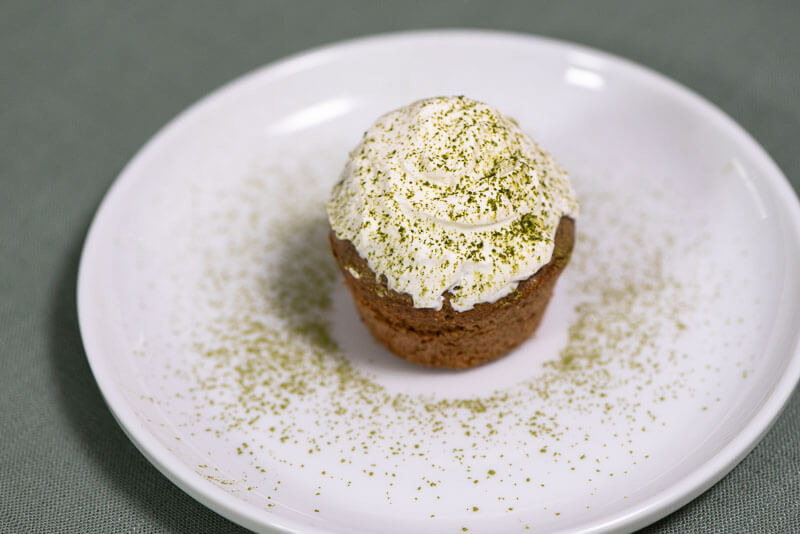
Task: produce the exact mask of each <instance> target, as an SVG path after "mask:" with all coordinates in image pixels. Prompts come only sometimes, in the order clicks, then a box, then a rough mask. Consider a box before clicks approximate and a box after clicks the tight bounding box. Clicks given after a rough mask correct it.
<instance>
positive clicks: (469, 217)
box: [328, 96, 578, 368]
mask: <svg viewBox="0 0 800 534" xmlns="http://www.w3.org/2000/svg"><path fill="white" fill-rule="evenodd" d="M577 214H578V203H577V200H576V198H575V193H574V191H573V189H572V186H571V185H570V182H569V178H568V176H567V174H566V173H565V172H564V170H562V169H561V168H560V167H559V166H558V164H557V163H556V162H555V161H554V160H553V158H552V157H551V156H550V155H549V154H548V153H546V152H545V151H544V150H542V149H541V148H540V147H539V146H538V145H537V144H536V143H535V142H533V141H532V140H531V139H530V138H529V137H528V136H527V135H525V133H524V132H522V130H521V129H520V128H519V126H518V125H517V123H516V122H515V121H514V120H513V119H511V118H509V117H506V116H504V115H503V114H501V113H500V112H499V111H498V110H496V109H494V108H493V107H490V106H488V105H486V104H483V103H481V102H477V101H475V100H471V99H469V98H466V97H463V96H459V97H437V98H430V99H425V100H420V101H418V102H414V103H412V104H410V105H409V106H406V107H404V108H401V109H398V110H395V111H392V112H390V113H387V114H386V115H384V116H382V117H380V118H379V119H378V121H377V122H376V123H375V124H374V125H373V126H372V127H371V128H370V129H369V130H367V132H366V133H365V134H364V136H363V138H362V140H361V143H360V144H359V145H358V146H357V147H356V148H355V150H354V151H353V152H352V153H351V154H350V158H349V160H348V162H347V165H346V166H345V168H344V171H343V172H342V175H341V179H340V181H339V182H338V183H337V184H336V185H335V186H334V188H333V192H332V194H331V198H330V201H329V203H328V216H329V219H330V223H331V233H330V242H331V247H332V249H333V253H334V256H335V257H336V261H337V263H338V265H339V267H340V269H341V270H342V273H343V274H344V277H345V283H346V284H347V287H348V288H349V290H350V292H351V294H352V296H353V300H354V302H355V305H356V308H357V309H358V312H359V314H360V315H361V318H362V319H363V321H364V323H365V324H366V325H367V327H368V328H369V330H370V332H372V335H373V336H375V338H376V339H377V340H378V341H380V342H381V343H383V344H384V345H385V346H386V347H387V348H388V349H389V350H391V351H392V352H393V353H395V354H396V355H398V356H400V357H402V358H405V359H407V360H409V361H412V362H416V363H419V364H422V365H427V366H434V367H450V368H465V367H473V366H475V365H480V364H482V363H486V362H488V361H491V360H494V359H496V358H499V357H500V356H502V355H504V354H506V353H507V352H509V351H510V350H511V349H513V348H514V347H516V346H517V345H519V344H520V343H522V342H523V341H524V340H525V339H527V338H528V337H529V336H530V335H531V334H533V332H534V331H535V330H536V328H537V326H538V325H539V322H540V321H541V319H542V316H543V314H544V311H545V309H546V307H547V303H548V302H549V300H550V297H551V295H552V292H553V287H554V286H555V283H556V281H557V279H558V276H559V275H560V274H561V272H562V270H563V269H564V267H565V266H566V264H567V262H568V261H569V256H570V253H571V251H572V246H573V242H574V234H575V223H574V221H575V218H576V216H577Z"/></svg>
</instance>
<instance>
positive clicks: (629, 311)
mask: <svg viewBox="0 0 800 534" xmlns="http://www.w3.org/2000/svg"><path fill="white" fill-rule="evenodd" d="M442 94H445V95H446V94H466V95H468V96H471V97H473V98H477V99H480V100H483V101H485V102H488V103H491V104H492V105H495V106H497V107H499V108H500V109H501V110H502V111H503V112H505V113H506V114H509V115H511V116H513V117H515V118H516V119H518V121H519V122H520V124H521V125H522V126H523V128H524V129H525V130H526V131H528V132H529V133H530V134H531V135H532V136H533V137H534V138H535V139H537V140H538V141H539V142H540V143H542V144H543V146H545V147H546V148H548V149H549V151H550V152H552V153H553V154H554V155H555V156H556V158H557V159H558V160H559V161H560V162H561V163H562V165H563V166H564V167H566V168H567V169H568V170H569V171H570V172H571V174H572V176H573V180H574V185H575V187H576V189H577V190H578V192H579V196H580V199H581V202H582V214H581V218H580V219H579V221H578V233H579V239H578V242H577V244H576V249H575V253H574V255H573V260H572V262H571V263H570V265H569V267H568V268H567V269H566V271H565V274H564V276H563V277H562V279H561V280H560V281H559V285H558V288H557V290H556V293H555V295H554V297H553V300H552V301H551V304H550V308H549V309H548V312H547V315H546V317H545V320H544V322H543V324H542V325H541V327H540V329H539V331H538V332H537V334H536V335H535V337H534V338H533V339H531V340H530V341H528V342H527V343H526V344H525V345H523V346H522V347H521V348H519V349H518V350H516V351H515V352H514V353H512V354H510V355H509V356H508V357H506V358H504V359H502V360H500V361H498V362H496V363H493V364H490V365H487V366H484V367H481V368H478V369H473V370H469V371H465V372H441V371H439V372H434V371H429V370H425V369H421V368H416V367H413V366H411V365H409V364H406V363H405V362H403V361H400V360H398V359H396V358H394V357H393V356H391V355H389V354H388V353H387V352H386V351H385V350H383V349H382V348H381V347H380V346H378V345H377V344H376V343H374V342H373V341H372V339H371V338H370V337H369V335H368V334H367V332H366V330H365V329H364V327H363V326H362V324H361V323H360V322H359V320H358V318H357V316H356V314H355V312H354V309H353V307H352V304H351V302H350V299H349V296H348V295H347V294H346V292H345V290H344V289H343V288H342V286H341V284H340V283H339V281H340V278H339V276H338V274H337V273H336V271H335V268H334V265H333V262H332V260H331V259H330V255H329V251H328V249H327V242H326V233H327V227H326V219H325V215H324V202H325V199H326V197H327V194H328V191H329V189H330V187H331V185H332V184H333V183H334V182H335V180H336V179H337V176H338V173H339V171H340V169H341V168H342V166H343V164H344V162H345V159H346V157H347V153H348V151H349V150H350V149H351V148H352V147H354V146H355V145H356V143H357V142H358V140H359V137H360V135H361V133H362V132H363V131H364V130H365V129H366V128H367V127H368V126H369V125H370V124H371V123H372V121H373V120H374V119H375V118H376V117H377V116H378V115H380V114H381V113H383V112H385V111H387V110H390V109H393V108H395V107H398V106H401V105H404V104H407V103H409V102H411V101H413V100H415V99H418V98H421V97H426V96H432V95H442ZM799 232H800V209H798V203H797V200H796V197H795V195H794V194H793V192H792V190H791V188H790V187H789V185H788V184H787V181H786V179H785V178H784V177H783V175H782V174H781V172H780V170H779V169H778V168H777V167H776V166H775V164H774V163H773V162H772V161H771V160H770V158H769V157H768V156H767V154H765V153H764V151H763V150H762V149H761V148H760V147H759V146H758V144H756V142H755V141H754V140H753V139H752V138H751V137H750V136H748V135H747V134H746V133H745V132H744V131H743V130H742V129H741V128H740V127H739V126H737V125H736V124H735V123H734V122H733V121H731V119H729V118H728V117H726V116H725V115H724V114H723V113H721V112H720V111H719V110H717V109H716V108H715V107H713V106H712V105H711V104H709V103H708V102H706V101H704V100H703V99H701V98H699V97H698V96H697V95H695V94H693V93H692V92H690V91H688V90H687V89H685V88H684V87H681V86H680V85H677V84H676V83H674V82H672V81H670V80H668V79H666V78H664V77H662V76H660V75H658V74H655V73H653V72H651V71H648V70H647V69H644V68H642V67H639V66H636V65H633V64H631V63H629V62H627V61H625V60H622V59H619V58H616V57H612V56H609V55H607V54H604V53H601V52H597V51H594V50H589V49H586V48H584V47H580V46H576V45H572V44H567V43H562V42H557V41H551V40H546V39H541V38H535V37H530V36H520V35H508V34H500V33H484V32H425V33H411V34H400V35H390V36H384V37H374V38H368V39H361V40H357V41H352V42H348V43H345V44H340V45H335V46H331V47H326V48H323V49H321V50H317V51H313V52H310V53H306V54H302V55H300V56H297V57H294V58H291V59H288V60H286V61H282V62H279V63H276V64H273V65H270V66H268V67H265V68H263V69H260V70H258V71H256V72H254V73H252V74H249V75H247V76H245V77H243V78H241V79H239V80H237V81H235V82H233V83H231V84H229V85H227V86H225V87H224V88H222V89H220V90H218V91H216V92H215V93H213V94H212V95H210V96H209V97H207V98H205V99H203V100H202V101H201V102H199V103H198V104H196V105H194V106H193V107H192V108H190V109H189V110H188V111H186V112H185V113H183V114H181V115H180V116H179V117H177V118H176V119H175V120H174V121H172V122H171V123H170V124H169V125H168V126H167V127H165V128H164V129H163V130H162V131H161V132H160V133H159V134H158V135H156V136H155V137H154V138H153V139H152V140H151V141H150V142H149V143H148V144H147V145H146V146H145V147H144V148H143V149H142V150H141V151H140V152H139V154H138V155H137V156H136V157H135V158H134V159H133V161H132V162H131V163H130V164H129V165H128V166H127V168H126V169H125V170H124V172H123V173H122V174H121V176H120V177H119V179H118V180H117V181H116V183H115V184H114V186H113V187H112V188H111V190H110V192H109V193H108V195H107V197H106V198H105V200H104V201H103V204H102V206H101V208H100V210H99V211H98V213H97V216H96V218H95V220H94V223H93V224H92V227H91V230H90V232H89V236H88V239H87V242H86V246H85V250H84V253H83V258H82V261H81V268H80V276H79V284H78V307H79V313H80V324H81V331H82V334H83V339H84V343H85V347H86V352H87V355H88V358H89V361H90V363H91V367H92V370H93V372H94V374H95V377H96V378H97V382H98V383H99V385H100V388H101V390H102V392H103V395H104V396H105V398H106V400H107V402H108V404H109V406H110V407H111V410H112V411H113V413H114V415H115V416H116V417H117V419H118V421H119V423H120V425H121V426H122V427H123V428H124V429H125V431H126V432H127V434H128V435H129V436H130V438H131V440H132V441H133V442H134V443H135V444H136V446H137V447H139V449H140V450H141V451H142V453H144V454H145V456H147V458H148V459H149V460H150V461H151V462H152V463H153V464H154V465H155V466H156V467H158V469H160V470H161V471H162V472H163V473H164V474H165V475H166V476H168V477H169V478H170V479H171V480H172V481H173V482H175V484H177V485H178V486H180V487H181V488H182V489H184V490H185V491H186V492H187V493H189V494H190V495H192V496H193V497H195V498H196V499H198V500H199V501H201V502H202V503H204V504H206V505H207V506H209V507H211V508H213V509H214V510H216V511H217V512H219V513H221V514H223V515H225V516H227V517H229V518H230V519H232V520H234V521H236V522H238V523H240V524H242V525H244V526H247V527H249V528H252V529H255V530H260V531H267V532H349V533H352V532H377V531H380V532H492V533H497V532H518V531H523V530H526V529H531V530H533V531H539V532H544V531H551V530H559V531H585V532H607V531H626V530H633V529H635V528H638V527H641V526H643V525H646V524H648V523H650V522H652V521H654V520H656V519H658V518H660V517H662V516H664V515H666V514H668V513H669V512H671V511H673V510H675V509H676V508H678V507H679V506H681V505H683V504H684V503H686V502H688V501H689V500H690V499H692V498H693V497H695V496H696V495H698V494H699V493H700V492H702V491H703V490H705V489H706V488H708V487H709V486H711V485H712V484H713V483H714V482H715V481H717V480H718V479H719V478H720V477H722V476H723V475H724V474H725V473H726V472H727V471H729V470H730V469H731V468H732V467H733V466H734V465H736V463H737V462H738V461H740V460H741V459H742V457H743V456H744V455H745V454H747V452H748V451H749V450H750V449H751V448H752V447H753V446H754V445H755V444H756V443H757V442H758V440H759V438H760V437H761V436H762V435H763V434H764V433H765V432H766V431H767V429H768V428H769V426H770V424H771V423H772V422H773V421H774V419H775V418H776V417H777V415H778V413H779V412H780V410H781V408H782V406H783V405H784V403H785V402H786V400H787V398H788V397H789V395H790V393H791V392H792V390H793V388H794V387H795V384H796V382H797V380H798V375H800V353H799V352H798V317H799V315H798V314H799V313H800V285H799V283H800V280H798V276H797V273H799V272H800V237H799V236H798V234H799Z"/></svg>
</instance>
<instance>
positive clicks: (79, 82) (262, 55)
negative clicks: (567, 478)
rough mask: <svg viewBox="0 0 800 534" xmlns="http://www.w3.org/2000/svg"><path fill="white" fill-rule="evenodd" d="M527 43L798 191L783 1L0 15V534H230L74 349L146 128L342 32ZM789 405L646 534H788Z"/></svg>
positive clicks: (792, 423) (797, 506) (798, 84)
mask: <svg viewBox="0 0 800 534" xmlns="http://www.w3.org/2000/svg"><path fill="white" fill-rule="evenodd" d="M450 26H460V27H484V28H497V29H507V30H514V31H522V32H532V33H538V34H543V35H549V36H553V37H557V38H561V39H567V40H571V41H576V42H579V43H584V44H587V45H590V46H594V47H597V48H600V49H603V50H607V51H610V52H612V53H616V54H619V55H622V56H625V57H628V58H631V59H633V60H635V61H638V62H640V63H643V64H645V65H648V66H651V67H653V68H655V69H657V70H659V71H661V72H663V73H665V74H667V75H668V76H670V77H672V78H675V79H676V80H678V81H680V82H682V83H684V84H686V85H687V86H689V87H691V88H692V89H694V90H695V91H697V92H699V93H700V94H702V95H704V96H706V97H707V98H708V99H710V100H711V101H712V102H714V103H716V104H717V105H718V106H719V107H721V108H722V109H723V110H725V111H726V112H727V113H729V114H730V115H731V116H733V118H734V119H736V120H737V121H738V122H739V123H741V124H742V125H743V126H744V127H745V129H747V130H748V131H750V132H751V133H752V134H753V135H754V136H755V137H756V139H758V140H759V141H760V142H761V143H762V144H763V146H764V147H765V148H766V149H767V151H768V152H769V153H770V154H771V155H772V157H773V158H774V159H775V160H776V161H777V163H778V165H779V166H780V167H781V168H782V169H783V170H784V172H785V173H786V175H787V176H788V177H789V179H790V180H791V181H792V183H793V185H794V187H795V189H798V188H800V150H798V148H797V145H798V140H800V103H799V102H800V30H798V28H800V4H798V3H791V2H789V1H787V2H770V3H765V2H724V1H715V2H698V3H697V5H695V2H663V3H657V4H656V3H643V2H630V3H628V2H619V1H614V2H585V3H566V2H555V1H553V2H539V3H522V2H520V3H506V2H501V1H498V0H494V1H490V2H448V3H435V2H413V3H407V4H402V5H401V4H400V3H392V4H389V3H381V2H364V3H335V2H328V1H315V2H296V3H294V2H293V3H290V2H272V3H266V2H235V3H228V2H224V3H223V2H220V3H212V2H205V1H204V2H178V3H166V2H165V3H161V2H118V3H114V4H109V3H106V2H99V1H97V2H95V1H91V2H90V1H87V2H60V3H50V4H44V3H28V2H16V3H8V2H2V3H0V180H2V181H1V182H0V184H1V185H2V188H1V189H0V191H1V192H0V252H1V253H2V255H1V256H0V358H1V359H0V362H1V363H2V373H1V374H0V531H2V532H26V533H27V532H98V531H111V532H165V531H166V532H187V533H189V532H201V531H202V532H206V531H214V532H234V531H241V529H239V528H238V527H236V526H235V525H233V524H232V523H230V522H228V521H227V520H225V519H223V518H222V517H220V516H218V515H216V514H215V513H214V512H211V511H210V510H208V509H206V508H204V507H203V506H201V505H200V504H198V503H196V502H195V501H193V500H192V499H191V498H190V497H188V496H186V495H185V494H183V492H181V491H180V490H179V489H177V488H176V487H175V486H173V485H172V484H171V483H170V482H169V481H168V480H167V479H166V478H164V477H163V476H162V475H161V474H160V473H159V472H158V471H156V469H155V468H153V467H152V466H150V464H149V463H148V462H147V461H146V460H145V459H144V457H143V456H142V455H141V454H140V453H139V452H138V451H137V450H136V449H135V448H134V447H133V445H132V444H131V443H130V442H129V441H128V440H127V438H126V437H125V436H124V435H123V433H122V431H121V430H120V429H119V427H118V426H117V424H116V423H115V421H114V419H113V417H112V416H111V414H110V412H109V411H108V409H107V408H106V406H105V404H104V403H103V399H102V398H101V396H100V393H99V392H98V389H97V387H96V385H95V382H94V379H93V378H92V375H91V372H90V370H89V366H88V364H87V362H86V358H85V355H84V352H83V347H82V345H81V341H80V336H79V333H78V324H77V319H76V311H75V279H76V274H77V272H76V271H77V263H78V258H79V255H80V250H81V245H82V241H83V238H84V235H85V232H86V230H87V226H88V224H89V222H90V220H91V217H92V215H93V213H94V211H95V209H96V208H97V205H98V203H99V202H100V199H101V197H102V195H103V193H104V191H105V190H106V188H107V187H108V186H109V185H110V184H111V182H112V181H113V180H114V178H115V176H116V175H117V173H118V172H119V171H120V169H121V168H122V166H123V165H124V164H125V163H126V161H127V160H128V159H129V158H130V157H131V156H132V155H133V154H134V152H135V151H136V150H137V149H138V148H139V147H140V146H141V145H142V144H143V143H144V142H145V141H146V140H147V139H148V138H149V137H150V136H151V135H152V134H153V133H154V132H155V131H156V130H157V129H158V128H159V127H160V126H161V125H162V124H164V123H165V122H166V121H168V120H169V119H170V118H172V117H173V116H174V115H175V114H176V113H178V112H179V111H180V110H182V109H183V108H185V107H186V106H188V105H189V104H190V103H192V102H193V101H195V100H196V99H198V98H199V97H201V96H203V95H204V94H206V93H207V92H209V91H210V90H212V89H214V88H216V87H218V86H219V85H220V84H222V83H224V82H226V81H228V80H230V79H231V78H233V77H235V76H237V75H239V74H242V73H244V72H246V71H249V70H251V69H253V68H255V67H258V66H260V65H262V64H264V63H266V62H269V61H272V60H274V59H277V58H280V57H282V56H285V55H287V54H291V53H295V52H298V51H301V50H303V49H306V48H308V47H311V46H317V45H321V44H324V43H329V42H332V41H337V40H340V39H344V38H350V37H354V36H358V35H363V34H369V33H377V32H385V31H395V30H402V29H417V28H431V27H450ZM798 525H800V396H797V395H795V396H794V398H793V400H792V401H791V402H790V404H789V406H788V408H787V410H786V411H785V412H784V414H783V415H782V416H781V418H780V419H779V420H778V422H777V424H776V425H775V427H774V428H773V429H772V431H771V432H770V433H769V434H768V435H767V437H766V438H765V439H764V441H763V442H762V443H761V444H760V445H759V446H758V447H757V448H756V449H755V450H754V452H753V453H752V454H750V455H749V456H748V457H747V458H746V459H745V460H744V462H742V464H741V465H739V467H737V468H736V469H735V470H734V471H733V472H732V473H731V474H730V475H728V476H727V477H726V478H725V479H724V480H723V481H722V482H720V483H719V484H717V485H716V486H715V487H714V488H713V489H711V490H710V491H708V492H707V493H705V494H704V495H703V496H701V497H700V498H698V499H697V500H695V501H694V502H693V503H691V504H690V505H688V506H686V507H685V508H683V509H681V510H680V511H678V512H677V513H675V514H673V515H672V516H670V517H668V518H666V519H664V520H662V521H661V522H659V523H657V524H656V525H654V526H653V527H650V529H649V531H651V532H686V531H706V530H713V531H716V532H765V531H769V532H782V531H783V532H789V531H796V530H797V529H798V528H800V526H798Z"/></svg>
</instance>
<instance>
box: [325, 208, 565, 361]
mask: <svg viewBox="0 0 800 534" xmlns="http://www.w3.org/2000/svg"><path fill="white" fill-rule="evenodd" d="M329 237H330V243H331V249H332V250H333V255H334V257H335V258H336V263H337V264H338V265H339V269H340V270H341V271H342V274H343V275H344V279H345V284H346V285H347V288H348V289H349V290H350V293H351V294H352V296H353V301H354V303H355V305H356V309H357V310H358V313H359V315H360V316H361V319H362V320H363V321H364V324H366V325H367V328H369V330H370V332H371V333H372V335H373V336H374V337H375V339H377V340H378V341H379V342H381V343H382V344H383V345H384V346H386V348H388V349H389V350H390V351H391V352H393V353H394V354H396V355H397V356H399V357H401V358H403V359H406V360H408V361H410V362H414V363H418V364H420V365H424V366H428V367H443V368H451V369H465V368H469V367H475V366H477V365H481V364H484V363H487V362H490V361H492V360H496V359H497V358H500V357H501V356H503V355H505V354H507V353H508V352H509V351H511V350H512V349H513V348H514V347H516V346H517V345H519V344H520V343H522V342H523V341H525V340H526V339H528V337H530V336H531V335H532V334H533V333H534V331H535V330H536V328H537V327H538V326H539V323H540V322H541V320H542V317H543V316H544V312H545V309H546V308H547V304H548V302H550V297H551V296H552V294H553V288H554V287H555V284H556V281H557V280H558V277H559V275H560V274H561V272H562V271H563V270H564V267H565V266H566V265H567V262H568V261H569V257H570V254H571V253H572V247H573V245H574V242H575V222H574V221H573V220H572V219H571V218H569V217H562V218H561V221H560V222H559V226H558V230H557V231H556V236H555V248H554V250H553V256H552V258H551V259H550V262H549V263H547V264H546V265H544V266H543V267H542V268H541V269H539V270H538V271H537V272H536V273H534V274H533V275H532V276H530V277H529V278H527V279H525V280H523V281H521V282H520V283H519V285H518V286H517V289H516V290H514V291H513V292H512V293H511V294H509V295H507V296H505V297H503V298H502V299H500V300H498V301H496V302H492V303H481V304H476V305H475V307H474V308H472V309H471V310H467V311H465V312H457V311H455V310H453V308H452V307H451V305H450V299H449V294H445V295H444V304H443V305H442V308H441V309H440V310H434V309H430V308H415V307H414V304H413V302H412V300H411V296H410V295H406V294H402V293H398V292H396V291H393V290H391V289H389V288H388V287H387V285H386V279H385V277H381V278H380V279H377V277H376V276H375V273H373V272H372V270H371V269H370V268H369V266H368V265H367V262H366V261H365V260H364V259H363V258H362V257H361V256H360V255H359V254H358V251H356V249H355V247H354V246H353V244H352V243H351V242H350V241H347V240H342V239H339V238H338V237H337V236H336V234H335V233H334V232H333V231H331V233H330V236H329ZM353 273H355V275H354V274H353Z"/></svg>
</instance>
